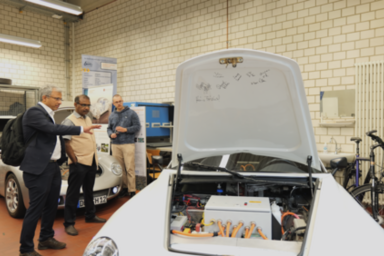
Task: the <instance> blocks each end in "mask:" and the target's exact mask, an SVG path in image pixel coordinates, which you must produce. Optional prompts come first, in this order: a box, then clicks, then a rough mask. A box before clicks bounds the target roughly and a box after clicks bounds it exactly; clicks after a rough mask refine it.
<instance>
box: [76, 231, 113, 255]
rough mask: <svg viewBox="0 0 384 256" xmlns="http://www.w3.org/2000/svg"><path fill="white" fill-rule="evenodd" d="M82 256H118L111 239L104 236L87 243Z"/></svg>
mask: <svg viewBox="0 0 384 256" xmlns="http://www.w3.org/2000/svg"><path fill="white" fill-rule="evenodd" d="M83 256H119V249H117V245H116V243H115V242H114V241H113V240H112V239H111V238H109V237H105V236H104V237H99V238H96V239H95V240H93V241H92V242H91V243H89V244H88V246H87V248H85V251H84V254H83Z"/></svg>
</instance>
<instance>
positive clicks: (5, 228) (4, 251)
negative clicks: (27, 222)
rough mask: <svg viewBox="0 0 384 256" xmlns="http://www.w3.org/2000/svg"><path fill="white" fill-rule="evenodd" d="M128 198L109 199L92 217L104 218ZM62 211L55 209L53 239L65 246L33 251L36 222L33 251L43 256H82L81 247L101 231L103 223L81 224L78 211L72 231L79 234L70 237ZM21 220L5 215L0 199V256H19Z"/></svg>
mask: <svg viewBox="0 0 384 256" xmlns="http://www.w3.org/2000/svg"><path fill="white" fill-rule="evenodd" d="M128 200H129V198H128V197H125V198H121V199H117V198H115V199H112V200H111V201H110V202H108V203H107V204H105V205H99V206H97V207H96V214H97V216H99V217H102V218H105V219H108V218H109V217H110V216H111V215H112V214H113V213H114V212H115V211H116V210H117V209H118V208H119V207H120V206H121V205H123V204H124V203H125V202H126V201H128ZM63 222H64V211H63V210H58V212H57V216H56V220H55V223H54V226H53V228H54V230H55V238H56V239H57V240H59V241H61V242H64V243H66V244H67V247H66V248H65V249H62V250H43V251H39V250H37V244H38V241H37V239H38V237H39V233H40V222H39V223H38V225H37V229H36V233H35V238H34V242H35V250H36V251H37V252H39V253H40V254H41V255H43V256H48V255H54V256H68V255H72V256H77V255H83V252H84V250H85V248H86V247H87V245H88V243H89V242H90V241H91V239H92V237H93V236H94V235H96V233H97V232H98V231H99V230H100V229H101V227H102V226H103V225H104V224H97V223H85V220H84V210H83V209H80V210H78V214H77V219H76V225H75V227H76V229H77V230H78V231H79V235H77V236H70V235H67V233H65V231H64V225H63ZM22 223H23V219H14V218H12V217H10V216H9V214H8V211H7V208H6V207H5V200H4V197H0V255H2V256H17V255H19V246H20V243H19V239H20V232H21V227H22Z"/></svg>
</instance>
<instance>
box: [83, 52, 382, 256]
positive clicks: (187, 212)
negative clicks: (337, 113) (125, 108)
mask: <svg viewBox="0 0 384 256" xmlns="http://www.w3.org/2000/svg"><path fill="white" fill-rule="evenodd" d="M174 118H175V123H174V136H173V137H174V141H173V152H172V162H171V165H170V168H166V169H165V170H163V172H162V173H161V175H160V177H159V178H158V179H157V180H156V181H154V182H153V183H151V184H150V185H149V186H148V187H146V188H145V189H144V190H142V191H141V192H140V193H139V194H138V195H137V196H135V197H134V198H133V199H131V200H129V201H128V202H127V203H126V204H125V205H123V206H122V207H121V208H120V209H119V210H118V211H117V212H116V213H115V214H114V215H113V216H112V217H111V218H110V219H109V220H108V222H107V223H106V224H105V225H104V227H103V228H102V229H101V230H100V231H99V232H98V233H97V235H96V236H95V237H94V238H93V239H92V241H91V242H90V243H89V245H88V247H87V248H86V250H85V252H84V255H94V256H96V255H98V256H101V255H114V256H117V255H120V256H123V255H124V256H125V255H252V256H254V255H263V256H266V255H276V256H277V255H278V256H280V255H281V256H283V255H287V256H288V255H310V256H315V255H321V256H324V255H366V254H370V255H378V254H380V253H381V252H382V251H383V249H382V242H383V241H384V230H383V229H382V228H381V227H380V226H379V225H378V224H377V223H376V222H375V221H374V220H373V219H372V218H371V217H370V216H369V214H367V212H365V211H364V210H363V209H362V208H361V207H360V206H359V205H358V204H357V203H356V202H355V200H354V199H353V198H352V197H351V196H350V195H349V194H348V193H347V191H345V190H344V188H342V187H341V186H340V185H339V184H338V183H337V182H336V181H335V179H334V178H333V176H332V175H331V174H330V173H327V172H326V171H325V169H324V167H323V166H322V163H321V161H320V160H319V157H318V154H317V150H316V142H315V137H314V134H313V127H312V123H311V117H310V113H309V109H308V104H307V100H306V94H305V90H304V86H303V81H302V78H301V73H300V69H299V66H298V64H297V63H296V62H295V61H293V60H291V59H288V58H286V57H283V56H279V55H275V54H270V53H265V52H260V51H254V50H246V49H229V50H222V51H218V52H214V53H210V54H205V55H202V56H199V57H196V58H193V59H190V60H188V61H186V62H184V63H182V64H181V65H180V66H179V67H178V68H177V72H176V100H175V115H174Z"/></svg>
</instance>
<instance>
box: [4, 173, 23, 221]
mask: <svg viewBox="0 0 384 256" xmlns="http://www.w3.org/2000/svg"><path fill="white" fill-rule="evenodd" d="M5 184H6V186H5V204H6V206H7V210H8V213H9V215H11V216H12V217H13V218H22V217H24V215H25V212H26V209H25V206H24V200H23V195H22V193H21V188H20V185H19V182H18V181H17V179H16V177H15V175H13V174H10V175H9V176H8V177H7V181H6V183H5Z"/></svg>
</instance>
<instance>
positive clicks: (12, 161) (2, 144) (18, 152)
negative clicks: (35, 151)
mask: <svg viewBox="0 0 384 256" xmlns="http://www.w3.org/2000/svg"><path fill="white" fill-rule="evenodd" d="M37 106H38V107H39V108H41V109H43V107H41V106H40V105H39V104H38V105H37ZM24 113H25V112H23V113H20V114H18V115H17V117H16V118H15V119H11V120H9V121H8V122H7V123H6V124H5V126H4V130H3V135H2V136H1V139H0V149H1V160H3V162H4V163H5V164H7V165H12V166H20V164H21V162H22V161H23V159H24V153H25V150H26V148H27V147H28V145H29V143H30V142H31V141H32V140H33V139H35V138H36V136H37V133H35V134H34V135H33V136H32V137H31V138H30V139H29V141H28V142H27V143H26V142H25V141H24V134H23V116H24ZM46 117H47V118H48V119H49V117H48V114H46Z"/></svg>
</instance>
